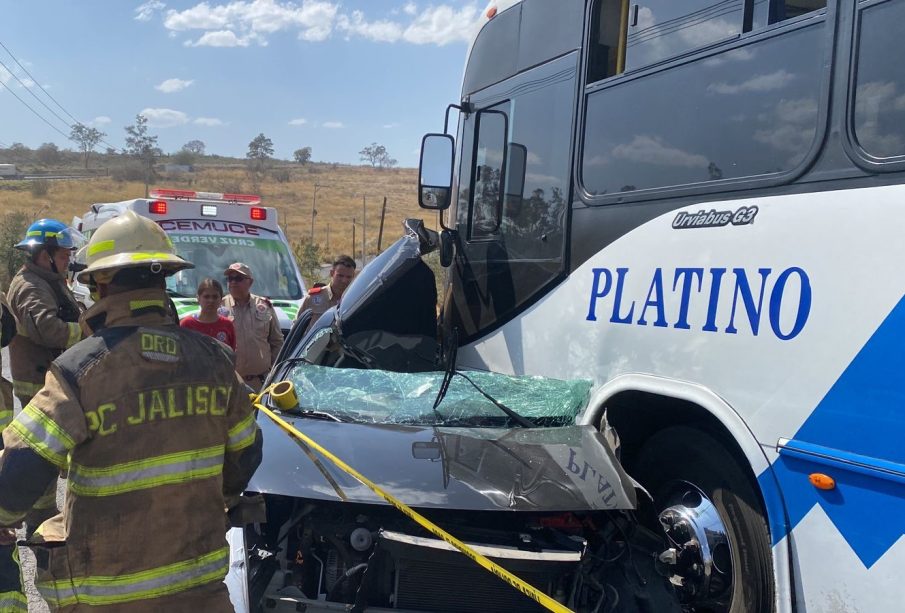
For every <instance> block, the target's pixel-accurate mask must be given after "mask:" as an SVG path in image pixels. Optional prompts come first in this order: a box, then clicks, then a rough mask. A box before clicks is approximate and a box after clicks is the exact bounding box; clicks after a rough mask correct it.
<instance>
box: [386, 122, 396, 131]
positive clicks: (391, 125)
mask: <svg viewBox="0 0 905 613" xmlns="http://www.w3.org/2000/svg"><path fill="white" fill-rule="evenodd" d="M383 127H384V128H386V129H387V130H391V129H393V128H398V127H399V124H398V123H385V124H383Z"/></svg>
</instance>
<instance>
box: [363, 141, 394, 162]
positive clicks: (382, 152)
mask: <svg viewBox="0 0 905 613" xmlns="http://www.w3.org/2000/svg"><path fill="white" fill-rule="evenodd" d="M358 155H359V157H360V158H361V160H362V161H363V162H367V163H369V164H370V165H371V166H373V167H374V168H392V167H393V166H395V165H396V160H395V159H393V158H391V157H390V154H389V153H387V148H386V147H384V146H383V145H379V144H377V143H371V144H370V145H368V146H367V147H365V148H364V149H362V150H361V151H359V152H358Z"/></svg>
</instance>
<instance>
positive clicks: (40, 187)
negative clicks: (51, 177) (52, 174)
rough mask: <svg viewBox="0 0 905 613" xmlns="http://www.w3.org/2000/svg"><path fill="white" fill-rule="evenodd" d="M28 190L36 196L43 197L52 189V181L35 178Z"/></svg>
mask: <svg viewBox="0 0 905 613" xmlns="http://www.w3.org/2000/svg"><path fill="white" fill-rule="evenodd" d="M28 190H29V191H30V192H31V195H32V196H33V197H35V198H43V197H44V196H46V195H47V192H49V191H50V181H48V180H47V179H34V180H32V181H31V183H30V184H29V186H28Z"/></svg>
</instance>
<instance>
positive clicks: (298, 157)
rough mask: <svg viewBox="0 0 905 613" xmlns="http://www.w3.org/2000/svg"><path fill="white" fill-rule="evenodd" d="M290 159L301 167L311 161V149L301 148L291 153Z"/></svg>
mask: <svg viewBox="0 0 905 613" xmlns="http://www.w3.org/2000/svg"><path fill="white" fill-rule="evenodd" d="M292 158H293V159H294V160H295V161H296V162H297V163H298V164H302V165H303V166H304V165H305V164H307V163H308V162H310V161H311V147H302V148H301V149H296V150H295V151H294V152H293V153H292Z"/></svg>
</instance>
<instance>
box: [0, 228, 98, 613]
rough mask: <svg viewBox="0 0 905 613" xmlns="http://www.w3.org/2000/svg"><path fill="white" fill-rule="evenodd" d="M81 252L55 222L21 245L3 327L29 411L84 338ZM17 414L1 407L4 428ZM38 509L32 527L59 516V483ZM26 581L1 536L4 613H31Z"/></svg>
mask: <svg viewBox="0 0 905 613" xmlns="http://www.w3.org/2000/svg"><path fill="white" fill-rule="evenodd" d="M75 246H76V245H75V243H74V242H73V235H72V230H71V229H70V228H68V227H67V226H66V224H64V223H63V222H61V221H57V220H55V219H39V220H38V221H36V222H34V223H33V224H31V225H30V226H29V227H28V229H27V230H26V232H25V237H24V238H23V239H22V240H21V241H20V242H19V243H18V244H17V245H16V248H17V249H21V250H22V251H26V252H27V253H28V254H29V256H30V257H29V260H28V261H27V262H26V263H25V264H24V265H23V266H22V268H20V269H19V272H17V273H16V275H15V276H14V277H13V279H12V281H11V282H10V286H9V292H8V294H7V300H6V302H5V304H4V305H3V306H4V308H5V309H6V313H5V314H4V322H3V323H4V324H9V323H11V324H12V325H4V326H3V327H4V334H3V336H4V339H3V340H4V342H9V357H10V372H11V373H12V377H13V384H12V387H13V392H14V393H15V395H16V397H17V398H18V399H19V401H20V402H21V403H22V406H23V407H24V406H25V405H26V404H28V401H29V400H31V398H32V396H34V395H35V394H36V393H37V392H38V390H39V389H41V386H42V385H43V384H44V377H45V375H46V373H47V370H48V368H49V367H50V363H51V361H52V360H53V359H54V358H55V357H57V356H58V355H60V354H61V353H62V352H63V350H65V349H66V348H67V347H71V346H72V345H73V344H75V343H76V342H77V341H78V340H79V339H80V338H81V337H82V333H81V330H80V328H79V324H78V319H79V306H78V303H77V302H76V300H75V297H74V296H73V295H72V292H70V291H69V287H68V286H67V285H66V273H67V272H68V271H69V259H70V256H71V253H72V251H73V250H74V249H75ZM9 337H11V340H10V338H9ZM4 383H5V382H4ZM10 400H11V399H10ZM4 404H6V403H5V402H4ZM12 409H13V406H12V403H11V402H10V403H9V405H8V406H6V407H2V406H0V428H2V427H4V426H6V425H7V424H8V423H9V422H10V421H11V420H12ZM2 447H3V445H0V448H2ZM33 507H34V508H33V509H32V510H31V512H30V513H29V515H28V518H27V519H28V523H29V525H31V526H34V525H36V524H37V523H39V522H40V521H43V520H44V519H46V518H47V517H49V516H51V515H53V514H54V513H56V512H57V511H56V480H52V482H51V483H49V484H48V487H47V489H46V491H45V492H44V494H43V495H42V496H41V497H40V499H39V500H37V501H36V502H35V504H34V505H33ZM0 514H2V513H0ZM0 524H2V518H0ZM20 577H21V573H20V571H19V560H18V551H17V547H16V544H15V538H14V535H12V533H10V536H4V535H3V534H0V611H7V610H11V611H15V610H17V609H16V607H21V610H23V611H24V610H25V602H26V601H25V595H24V594H23V593H22V584H21V578H20ZM4 606H6V607H9V608H4Z"/></svg>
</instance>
